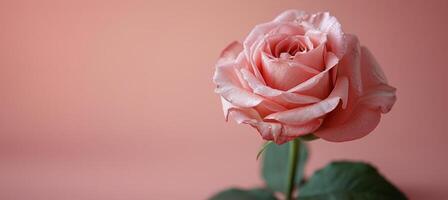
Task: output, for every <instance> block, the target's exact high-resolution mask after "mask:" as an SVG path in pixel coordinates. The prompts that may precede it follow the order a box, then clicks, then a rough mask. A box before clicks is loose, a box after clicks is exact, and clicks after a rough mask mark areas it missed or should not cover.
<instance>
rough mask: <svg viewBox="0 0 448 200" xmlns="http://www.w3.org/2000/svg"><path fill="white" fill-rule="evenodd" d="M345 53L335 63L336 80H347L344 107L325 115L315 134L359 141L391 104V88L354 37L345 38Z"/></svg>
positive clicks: (393, 90) (392, 101) (392, 92)
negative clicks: (340, 78)
mask: <svg viewBox="0 0 448 200" xmlns="http://www.w3.org/2000/svg"><path fill="white" fill-rule="evenodd" d="M347 42H348V49H347V50H348V52H347V54H346V56H345V57H344V58H343V59H342V60H341V62H340V64H339V71H338V78H339V77H341V76H345V77H348V78H349V83H350V85H349V98H348V103H347V108H346V109H343V108H337V109H336V110H335V111H333V112H332V113H330V114H329V115H327V117H326V118H325V121H324V123H323V124H322V126H321V128H319V130H317V131H316V132H315V135H317V136H319V137H321V138H323V139H325V140H328V141H334V142H342V141H349V140H354V139H358V138H361V137H363V136H365V135H367V134H368V133H370V132H371V131H372V130H373V129H375V127H376V126H377V125H378V123H379V121H380V118H381V112H383V113H385V112H388V111H389V110H390V108H391V107H392V106H393V104H394V103H395V100H396V98H395V89H394V88H393V87H391V86H389V85H387V80H386V78H385V76H384V74H383V73H382V71H381V70H380V67H379V65H378V64H377V63H376V61H375V59H374V58H373V56H372V55H371V54H370V52H369V51H368V50H367V49H365V48H363V49H362V51H361V48H360V46H359V42H358V39H357V38H356V36H352V35H347Z"/></svg>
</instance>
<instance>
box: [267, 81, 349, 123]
mask: <svg viewBox="0 0 448 200" xmlns="http://www.w3.org/2000/svg"><path fill="white" fill-rule="evenodd" d="M347 90H348V80H347V79H346V78H341V79H338V81H337V82H336V86H335V89H334V90H333V91H332V93H331V94H330V95H329V96H328V98H326V99H324V100H322V101H320V102H318V103H315V104H312V105H308V106H304V107H299V108H295V109H290V110H286V111H283V112H277V113H273V114H270V115H268V116H267V117H265V118H264V119H265V120H275V121H278V122H281V123H284V124H293V125H301V124H305V123H308V122H309V121H312V120H315V119H318V118H321V117H323V116H324V115H326V114H327V113H329V112H331V111H333V110H334V109H335V108H336V106H337V105H338V104H339V102H340V101H341V100H342V101H344V102H346V101H347Z"/></svg>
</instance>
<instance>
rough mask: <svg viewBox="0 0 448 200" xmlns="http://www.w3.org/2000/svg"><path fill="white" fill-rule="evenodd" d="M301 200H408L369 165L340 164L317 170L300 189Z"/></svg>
mask: <svg viewBox="0 0 448 200" xmlns="http://www.w3.org/2000/svg"><path fill="white" fill-rule="evenodd" d="M298 199H299V200H330V199H331V200H347V199H349V200H378V199H381V200H406V199H407V198H406V196H405V195H404V194H403V193H401V192H400V191H399V190H398V189H397V188H396V187H395V186H393V185H392V184H391V183H390V182H389V181H387V180H386V179H385V178H384V177H382V176H381V174H379V173H378V171H377V170H376V169H375V168H374V167H372V166H371V165H369V164H366V163H362V162H348V161H338V162H333V163H330V164H329V165H327V166H326V167H325V168H323V169H321V170H319V171H317V172H316V173H315V174H314V175H313V176H312V177H311V179H310V180H308V182H307V183H306V184H305V185H304V186H303V187H302V188H300V190H299V198H298Z"/></svg>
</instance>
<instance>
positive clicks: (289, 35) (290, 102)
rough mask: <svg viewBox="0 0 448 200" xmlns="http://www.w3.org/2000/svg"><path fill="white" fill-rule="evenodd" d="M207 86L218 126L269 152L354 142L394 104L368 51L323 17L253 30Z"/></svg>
mask: <svg viewBox="0 0 448 200" xmlns="http://www.w3.org/2000/svg"><path fill="white" fill-rule="evenodd" d="M213 82H214V83H215V84H216V86H217V87H216V93H218V94H219V95H220V96H221V100H222V105H223V110H224V114H225V117H226V119H228V118H232V119H233V120H235V121H236V122H238V123H244V124H249V125H250V126H252V127H254V128H256V129H257V130H258V132H259V133H260V135H261V136H262V137H263V139H265V140H272V141H274V142H275V143H277V144H282V143H285V142H288V141H290V140H292V139H295V138H297V137H300V136H304V135H307V134H310V133H313V134H314V135H315V136H317V137H320V138H323V139H325V140H328V141H333V142H342V141H349V140H354V139H358V138H361V137H363V136H365V135H367V134H368V133H370V132H371V131H372V130H373V129H374V128H375V127H376V126H377V125H378V123H379V121H380V118H381V113H387V112H388V111H389V110H390V109H391V107H392V105H393V104H394V102H395V100H396V97H395V88H393V87H391V86H389V85H388V84H387V80H386V77H385V76H384V74H383V72H382V71H381V69H380V66H379V65H378V63H377V62H376V61H375V58H374V57H373V56H372V54H371V53H370V51H369V50H368V49H367V48H365V47H361V46H360V44H359V41H358V39H357V37H356V36H354V35H351V34H344V32H343V31H342V29H341V24H340V23H339V22H338V20H337V19H336V18H335V17H333V16H331V15H330V14H329V13H328V12H324V13H316V14H308V13H305V12H301V11H296V10H289V11H285V12H283V13H282V14H280V15H279V16H278V17H277V18H275V19H274V20H273V21H271V22H268V23H264V24H260V25H257V26H255V28H254V29H253V30H252V31H251V32H250V34H249V35H248V36H247V37H246V39H245V40H244V42H243V44H241V43H239V42H233V43H231V44H230V45H229V46H228V47H226V48H225V49H224V50H223V52H222V54H221V56H220V58H219V60H218V62H217V64H216V71H215V74H214V77H213Z"/></svg>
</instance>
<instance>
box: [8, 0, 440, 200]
mask: <svg viewBox="0 0 448 200" xmlns="http://www.w3.org/2000/svg"><path fill="white" fill-rule="evenodd" d="M124 2H126V3H124ZM289 8H297V9H303V10H306V11H310V12H315V11H324V10H328V11H331V12H332V14H334V15H335V16H337V17H338V18H339V20H340V21H341V23H342V24H343V28H344V30H345V31H346V32H349V33H354V34H357V35H358V36H359V37H360V39H361V42H362V43H363V44H364V45H366V46H368V47H369V48H370V49H371V51H372V52H373V53H374V54H375V55H376V57H377V59H378V60H379V62H380V63H381V64H382V66H383V69H384V71H385V72H386V74H387V76H388V78H389V81H390V83H391V84H392V85H393V86H395V87H397V88H398V102H397V103H396V105H395V107H394V109H393V110H392V111H391V112H390V113H389V114H387V115H385V116H384V117H383V118H382V123H381V124H380V125H379V127H378V128H377V129H376V130H375V131H374V132H373V133H372V134H371V135H369V136H367V137H365V138H363V139H362V140H358V141H353V142H348V143H328V142H324V141H317V142H313V144H312V145H311V146H312V147H311V148H312V158H311V160H310V165H309V166H308V168H307V171H308V173H311V172H312V171H314V169H316V168H319V167H321V166H323V165H325V164H326V163H328V162H329V161H330V160H332V159H344V158H346V159H355V160H365V161H369V162H371V163H374V164H375V165H376V166H378V167H379V168H380V170H381V171H382V172H383V173H384V174H385V175H386V176H387V177H389V179H390V180H391V181H392V182H394V183H395V184H397V185H398V186H399V187H400V188H402V190H403V191H404V192H405V193H406V194H408V195H409V196H410V197H411V198H412V199H448V191H447V190H446V189H447V186H448V171H447V167H448V160H447V155H446V154H447V153H448V147H447V144H446V142H447V141H448V130H447V129H448V126H447V124H448V121H447V117H446V115H447V113H448V107H447V104H446V103H447V102H448V97H447V96H448V95H447V90H448V89H447V86H448V82H447V80H448V78H447V77H446V76H447V74H448V66H447V62H446V59H447V56H448V50H447V46H448V39H447V35H448V27H447V21H446V20H447V19H448V14H447V13H448V12H447V8H448V3H447V1H442V0H440V1H436V0H433V1H423V0H422V1H398V0H397V1H390V0H382V1H357V0H353V1H337V2H336V1H317V0H309V1H302V0H290V1H287V0H283V1H278V0H275V1H274V0H270V1H268V0H250V1H248V0H246V1H241V0H238V1H237V0H225V1H199V0H192V1H177V2H170V1H162V0H160V1H155V0H149V1H122V2H118V1H98V0H96V1H66V2H62V1H28V2H25V1H18V0H10V1H5V0H2V1H0V44H1V46H0V110H1V111H0V199H4V200H28V199H33V200H44V199H45V200H53V199H54V200H57V199H63V200H72V199H73V200H74V199H108V200H114V199H132V200H138V199H205V198H206V197H208V196H210V195H211V194H213V193H214V192H216V191H218V190H221V189H224V188H226V187H229V186H242V187H252V186H257V185H260V184H262V182H261V179H260V178H259V171H258V163H257V162H256V161H255V155H256V153H257V151H258V148H259V146H260V144H261V142H262V141H261V139H260V138H259V136H258V135H257V133H256V132H255V130H253V129H252V128H249V127H246V126H238V125H236V124H234V123H226V122H225V121H224V118H223V114H222V112H221V107H220V102H219V98H218V97H217V95H215V94H214V93H213V89H214V85H213V84H212V82H211V78H212V74H213V67H214V63H215V61H216V59H217V56H218V54H219V53H220V50H221V49H222V48H223V47H225V46H226V45H227V44H228V43H229V42H231V41H233V40H238V39H239V40H241V39H243V38H244V37H245V35H246V34H247V33H248V32H249V31H250V29H251V28H252V27H253V26H254V25H256V24H257V23H260V22H264V21H268V20H271V19H272V18H273V17H274V16H276V15H277V14H278V13H280V12H281V11H282V10H285V9H289Z"/></svg>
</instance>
